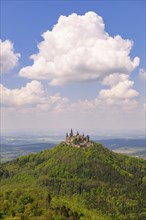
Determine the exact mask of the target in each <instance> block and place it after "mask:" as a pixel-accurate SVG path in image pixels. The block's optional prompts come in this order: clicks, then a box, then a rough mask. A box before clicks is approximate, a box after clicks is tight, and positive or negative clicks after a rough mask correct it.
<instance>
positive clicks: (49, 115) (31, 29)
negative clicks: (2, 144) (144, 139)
mask: <svg viewBox="0 0 146 220" xmlns="http://www.w3.org/2000/svg"><path fill="white" fill-rule="evenodd" d="M145 20H146V6H145V1H142V0H141V1H110V0H107V1H98V0H97V1H95V0H94V1H83V0H82V1H81V0H78V1H77V0H74V1H70V0H66V1H61V0H60V1H6V0H5V1H1V37H0V38H1V41H0V44H1V62H0V67H1V132H2V134H7V133H12V132H22V133H40V132H41V133H43V132H44V133H49V132H51V131H56V132H57V131H60V132H65V131H68V130H70V128H73V129H74V130H76V131H77V130H79V131H85V132H86V131H87V132H88V133H89V134H91V133H94V134H97V133H98V134H102V135H112V134H116V133H118V134H123V135H124V134H133V135H135V134H144V133H145V123H144V121H145V109H146V104H145V79H146V63H145V58H146V56H145V49H146V44H145V39H146V30H145Z"/></svg>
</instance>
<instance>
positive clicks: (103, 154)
mask: <svg viewBox="0 0 146 220" xmlns="http://www.w3.org/2000/svg"><path fill="white" fill-rule="evenodd" d="M92 143H93V144H92V146H89V147H86V146H85V147H78V145H72V144H70V145H68V144H66V142H62V143H60V144H59V145H57V146H56V147H54V148H53V149H49V150H48V149H46V150H44V151H41V152H40V153H36V154H30V155H28V156H22V157H19V158H17V159H15V160H13V161H12V162H7V163H4V164H2V165H1V169H0V176H1V183H0V186H1V196H0V198H1V212H0V215H1V219H17V220H19V219H20V220H21V219H24V220H33V219H34V220H36V219H40V220H47V219H49V220H60V219H61V220H68V219H73V220H79V219H80V220H81V219H82V220H88V219H91V220H92V219H93V220H106V219H107V220H112V219H116V220H118V219H120V220H127V219H129V220H143V219H144V218H145V217H146V201H145V197H146V194H145V192H146V190H145V189H146V176H145V167H146V161H145V160H143V159H136V158H134V157H128V156H124V155H121V154H116V153H114V152H112V151H110V150H108V149H107V148H105V147H104V146H103V145H102V144H97V143H95V142H92Z"/></svg>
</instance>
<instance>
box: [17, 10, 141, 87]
mask: <svg viewBox="0 0 146 220" xmlns="http://www.w3.org/2000/svg"><path fill="white" fill-rule="evenodd" d="M42 37H43V41H42V42H40V43H39V44H38V50H39V51H38V53H37V54H34V55H32V56H31V59H32V60H33V65H32V66H26V67H24V68H22V69H21V70H20V72H19V74H20V76H22V77H26V78H30V79H39V80H41V79H46V80H48V81H49V83H50V84H51V85H62V84H65V83H70V82H78V81H92V80H97V81H99V82H101V81H103V80H104V79H105V78H106V77H108V76H110V75H112V74H122V75H123V74H124V75H129V74H130V73H131V72H132V71H133V70H134V69H135V68H136V67H137V66H138V65H139V58H138V57H135V58H134V59H133V60H132V59H131V58H130V55H129V54H130V51H131V49H132V46H133V42H132V41H131V40H125V39H122V37H121V36H119V35H117V36H115V37H112V36H109V34H108V33H106V31H105V25H104V22H103V19H102V17H100V16H98V15H97V14H96V13H94V12H87V13H86V14H85V15H82V16H80V15H77V14H75V13H74V14H71V15H69V16H60V17H59V19H58V23H57V24H56V25H55V26H54V27H53V29H52V30H48V31H46V32H45V33H43V35H42Z"/></svg>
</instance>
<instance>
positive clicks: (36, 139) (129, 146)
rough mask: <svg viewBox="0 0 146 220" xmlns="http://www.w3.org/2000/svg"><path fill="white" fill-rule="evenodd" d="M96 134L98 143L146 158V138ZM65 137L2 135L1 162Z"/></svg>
mask: <svg viewBox="0 0 146 220" xmlns="http://www.w3.org/2000/svg"><path fill="white" fill-rule="evenodd" d="M100 138H101V137H98V140H97V136H96V135H94V136H93V140H94V141H95V142H96V143H102V144H103V145H104V146H105V147H107V148H108V149H110V150H112V151H114V152H117V153H121V154H125V155H129V156H134V157H139V158H144V159H145V158H146V139H144V138H137V139H134V138H129V139H128V138H112V137H111V138H110V139H108V138H107V137H106V138H105V137H102V138H105V139H100ZM63 139H64V135H48V136H5V137H3V136H2V137H1V143H0V153H1V158H0V162H1V163H4V162H7V161H11V160H14V159H16V158H17V157H19V156H23V155H28V154H30V153H37V152H39V151H42V150H44V149H50V148H53V147H55V146H56V145H57V144H58V143H59V142H60V141H62V140H63Z"/></svg>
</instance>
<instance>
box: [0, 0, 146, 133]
mask: <svg viewBox="0 0 146 220" xmlns="http://www.w3.org/2000/svg"><path fill="white" fill-rule="evenodd" d="M88 11H93V12H94V13H96V14H97V15H99V16H101V17H102V19H103V22H104V24H105V32H107V33H108V34H109V36H110V37H112V38H114V36H116V35H120V36H121V37H122V39H124V40H125V39H129V40H132V41H133V42H134V45H133V47H132V49H131V50H130V54H129V56H130V58H131V60H133V59H134V58H135V57H139V58H140V63H139V65H138V66H137V67H136V68H134V69H133V71H132V72H131V73H129V74H130V78H129V79H128V80H129V81H132V82H133V87H130V89H133V90H134V91H137V92H138V93H139V96H138V107H137V111H136V110H133V112H132V113H129V112H128V113H127V112H126V113H125V112H124V113H123V112H121V113H120V115H119V116H116V117H115V116H114V115H115V114H116V113H115V110H114V111H113V112H114V113H113V112H112V108H109V111H111V115H108V116H106V117H107V119H106V120H104V114H106V113H104V111H105V110H103V112H102V114H101V113H100V114H101V115H102V117H103V126H102V130H104V129H105V128H107V129H110V126H106V125H107V124H106V122H107V121H108V120H109V123H112V122H113V127H112V129H113V130H117V129H118V130H121V131H123V130H124V129H125V128H127V132H129V131H130V129H132V128H133V126H135V125H137V120H139V124H138V130H139V131H143V129H144V122H143V119H144V116H143V115H144V111H143V110H142V108H143V105H144V98H145V86H144V83H145V81H144V80H143V79H140V76H139V71H140V69H143V72H144V71H145V48H146V45H145V39H146V36H145V34H146V30H145V17H146V11H145V1H69V0H68V1H1V40H2V41H5V40H9V41H11V42H12V43H13V47H14V52H15V53H20V54H21V57H20V58H19V62H18V65H17V66H15V67H14V68H11V70H10V71H9V72H8V73H4V74H2V77H1V79H2V84H3V86H4V87H5V88H7V89H9V90H11V91H12V90H14V89H19V90H20V89H21V88H22V87H25V86H26V84H27V83H31V82H32V80H38V78H37V77H36V78H33V79H32V78H28V77H20V70H21V69H22V68H23V67H26V66H32V64H33V61H32V60H30V59H29V57H30V56H31V55H32V54H37V53H38V48H37V45H38V43H39V42H42V40H43V38H42V37H41V35H42V34H43V33H44V32H46V31H47V30H50V31H52V28H53V26H54V25H55V24H57V22H58V18H59V17H60V16H61V15H64V16H69V15H71V14H72V13H76V14H77V15H82V16H83V15H85V13H87V12H88ZM46 50H47V49H46ZM38 81H39V82H41V85H43V87H44V90H45V91H46V90H47V93H49V94H50V95H52V96H54V94H56V93H60V96H61V98H60V99H61V100H62V97H65V98H67V99H69V103H70V106H76V105H77V103H78V102H79V100H82V102H84V101H85V100H88V101H89V102H90V103H89V105H90V104H91V101H92V104H93V102H95V101H93V100H94V99H96V97H97V96H98V94H99V92H100V91H101V90H104V89H107V85H105V84H103V83H101V82H99V81H98V80H92V81H90V80H89V81H88V80H84V81H83V82H82V81H81V80H79V82H78V80H77V79H76V80H75V81H71V82H70V83H64V84H63V85H60V84H59V85H57V86H52V85H48V80H44V79H39V80H38ZM129 81H128V82H129ZM112 88H113V87H112ZM18 92H19V91H18ZM109 92H110V91H109ZM136 96H137V95H136V92H135V97H136ZM120 98H121V97H120ZM136 99H137V98H136ZM104 100H105V97H104ZM122 100H123V99H122ZM130 101H131V100H130ZM68 105H69V104H68ZM83 105H84V104H83V103H82V105H81V106H77V107H76V109H78V107H79V108H80V107H81V108H83ZM98 105H99V103H98ZM4 106H6V104H5V105H4ZM11 107H12V106H11ZM4 108H6V107H4ZM13 108H15V112H16V111H18V109H19V111H18V115H19V117H18V118H17V119H16V118H15V117H14V116H12V115H13V114H12V110H11V112H10V108H9V110H7V111H6V112H7V114H6V113H5V114H4V115H3V116H2V117H3V118H2V119H3V129H4V131H6V130H12V129H13V127H12V125H11V124H12V122H13V121H15V120H18V121H21V122H22V123H21V125H20V123H19V122H17V123H16V126H14V130H15V129H16V130H19V129H20V130H26V129H27V124H25V123H24V124H25V125H24V126H23V125H22V124H23V122H24V121H23V120H24V118H25V117H26V115H27V113H26V115H24V112H23V114H22V112H21V110H20V105H19V106H17V105H16V102H15V106H13ZM51 108H52V107H51ZM68 108H69V106H68V107H67V109H68ZM71 108H72V107H71ZM16 109H17V110H16ZM22 109H23V111H26V106H25V105H23V106H22ZM105 109H106V107H105ZM92 110H93V109H92ZM77 111H78V110H77ZM94 111H95V112H96V113H95V115H96V114H98V110H97V111H96V108H95V109H94ZM94 111H93V113H92V115H93V114H94ZM27 112H28V109H27ZM83 112H84V110H83ZM52 114H54V112H53V113H52V112H49V111H48V112H47V113H46V112H41V113H40V115H39V116H38V112H37V113H36V117H37V120H38V124H40V127H41V128H42V127H43V123H44V121H45V118H46V117H47V118H49V117H50V118H51V119H50V121H49V119H48V123H49V122H50V126H48V125H45V126H44V127H45V129H46V130H47V129H51V128H55V125H54V122H55V124H56V121H57V118H58V117H62V119H64V120H62V121H65V123H64V122H62V121H60V122H58V123H60V125H59V126H58V127H59V129H61V128H62V127H64V129H66V128H68V127H71V126H72V124H73V127H74V128H75V129H77V128H78V127H81V129H82V127H83V128H85V129H88V128H89V129H92V123H90V122H87V123H85V116H84V117H83V118H82V119H80V120H79V124H78V119H77V122H76V123H75V122H74V123H73V122H72V121H71V120H70V118H71V117H72V118H73V119H74V121H75V118H76V117H77V112H73V113H72V114H70V115H68V116H67V117H65V114H63V115H62V116H56V115H55V116H52ZM80 114H82V113H80ZM39 117H40V119H39ZM53 117H54V121H53V120H52V118H53ZM87 117H89V118H90V117H91V116H90V114H89V112H88V113H87ZM106 117H105V118H106ZM132 117H133V118H132ZM135 117H136V118H137V120H135V119H134V118H135ZM6 118H7V119H6ZM26 118H27V120H26V121H27V122H30V124H29V123H28V127H29V128H30V129H31V130H33V129H35V126H32V122H31V120H30V118H29V117H28V116H27V117H26ZM55 118H56V119H55ZM95 118H97V122H98V121H99V118H98V117H93V118H92V120H93V121H94V122H95ZM123 118H124V120H123ZM35 119H36V118H34V119H33V120H34V121H35ZM5 120H6V123H5ZM88 120H89V119H88ZM92 120H91V121H92ZM122 120H123V121H124V122H123V123H122V125H121V128H120V126H119V123H120V122H121V121H122ZM41 121H42V124H41V123H40V122H41ZM100 121H101V120H100ZM131 121H132V123H131V126H130V125H129V124H128V125H127V124H126V123H130V122H131ZM134 121H135V122H134ZM56 127H57V125H56ZM29 128H28V130H29ZM93 129H94V130H99V129H100V126H98V125H97V126H96V123H95V124H93Z"/></svg>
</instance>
